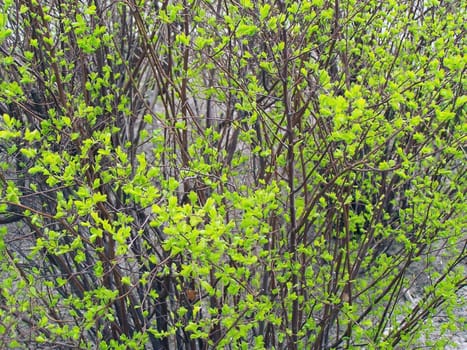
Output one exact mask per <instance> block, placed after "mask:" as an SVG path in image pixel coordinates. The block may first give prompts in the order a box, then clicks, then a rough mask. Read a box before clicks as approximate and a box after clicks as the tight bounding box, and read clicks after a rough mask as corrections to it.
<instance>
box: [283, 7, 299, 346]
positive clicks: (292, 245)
mask: <svg viewBox="0 0 467 350" xmlns="http://www.w3.org/2000/svg"><path fill="white" fill-rule="evenodd" d="M280 7H281V12H282V13H284V14H285V15H287V14H286V6H285V2H284V1H280ZM281 40H282V41H283V43H284V48H283V50H282V55H281V56H282V57H281V58H282V71H281V73H280V74H281V81H282V91H283V103H284V114H285V118H286V123H287V130H286V134H287V142H286V144H287V170H286V172H287V184H288V186H289V196H288V197H289V198H288V204H289V215H290V225H289V247H288V250H289V252H290V253H291V256H292V262H291V263H292V265H295V264H296V263H297V262H298V259H297V258H298V256H297V232H296V227H297V222H296V208H295V186H294V177H295V171H294V165H295V164H294V163H295V156H294V138H295V134H294V125H293V118H292V117H293V111H292V108H291V101H290V96H289V91H288V89H289V84H288V78H289V76H288V75H289V71H288V64H289V58H290V57H289V43H288V40H287V29H286V27H285V25H284V26H282V29H281ZM292 293H293V294H295V296H296V298H294V300H293V301H292V324H291V330H292V336H291V340H290V344H289V349H291V350H294V349H297V345H298V344H297V343H298V338H297V334H298V328H299V322H300V320H299V305H298V295H299V287H298V276H297V274H296V273H295V272H292Z"/></svg>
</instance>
